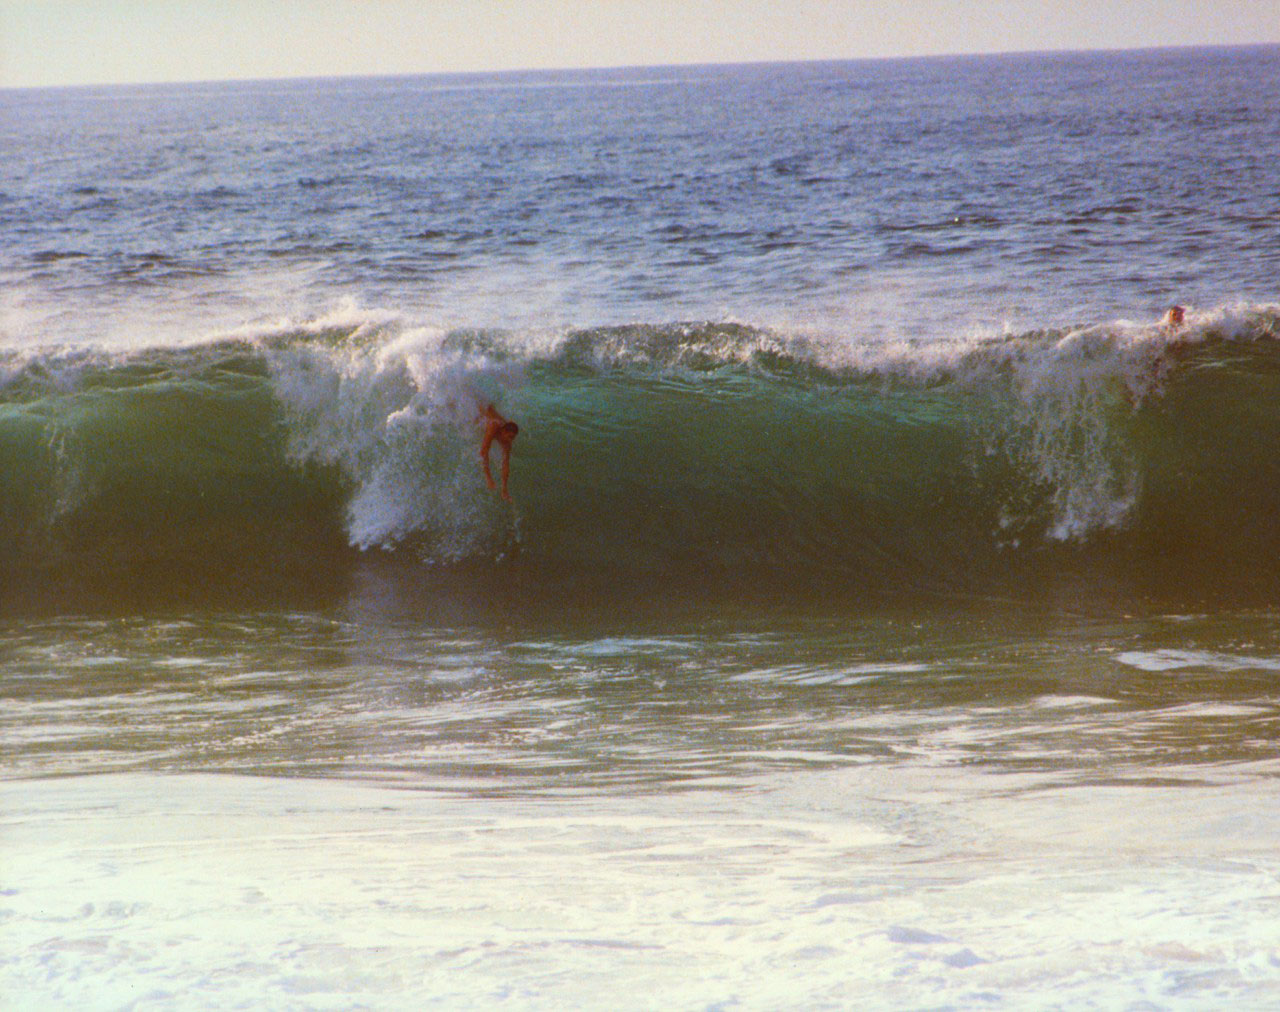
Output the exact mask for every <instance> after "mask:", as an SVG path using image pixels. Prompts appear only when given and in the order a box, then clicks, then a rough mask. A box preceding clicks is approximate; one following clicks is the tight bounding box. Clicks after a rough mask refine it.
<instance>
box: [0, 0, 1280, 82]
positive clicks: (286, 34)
mask: <svg viewBox="0 0 1280 1012" xmlns="http://www.w3.org/2000/svg"><path fill="white" fill-rule="evenodd" d="M1250 43H1280V0H0V87H26V86H33V85H34V86H38V85H62V84H107V83H135V82H153V81H203V80H226V79H233V78H272V77H313V76H316V77H319V76H333V75H352V74H361V75H364V74H372V75H377V74H417V73H438V72H451V71H472V70H517V69H535V68H557V67H566V68H567V67H611V66H635V65H651V64H682V63H725V62H753V61H767V60H812V59H842V58H860V57H883V56H920V55H931V54H940V53H985V52H1009V51H1022V50H1042V49H1125V48H1135V47H1148V46H1190V45H1240V44H1250Z"/></svg>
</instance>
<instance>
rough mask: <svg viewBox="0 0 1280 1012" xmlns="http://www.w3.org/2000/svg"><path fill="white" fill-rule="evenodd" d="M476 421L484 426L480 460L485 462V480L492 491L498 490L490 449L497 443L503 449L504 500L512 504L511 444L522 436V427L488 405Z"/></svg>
mask: <svg viewBox="0 0 1280 1012" xmlns="http://www.w3.org/2000/svg"><path fill="white" fill-rule="evenodd" d="M476 421H477V422H482V423H483V424H484V439H483V441H482V442H481V443H480V459H481V460H482V461H483V462H484V464H483V467H484V480H485V481H486V482H487V483H488V485H489V487H490V488H491V489H496V488H497V485H495V484H494V481H493V472H492V471H490V470H489V447H491V446H492V445H493V444H494V443H495V442H496V443H497V444H498V446H499V447H501V448H502V498H503V499H505V500H506V501H507V502H510V501H511V493H510V492H508V491H507V478H508V476H509V475H510V473H511V444H512V443H513V442H515V438H516V436H518V435H519V434H520V426H518V425H517V424H516V423H515V422H512V421H508V420H507V419H505V418H503V417H502V416H501V415H500V414H498V410H497V408H495V407H494V406H493V405H492V404H489V405H486V406H485V408H484V409H483V410H482V411H481V412H480V413H479V414H478V415H476Z"/></svg>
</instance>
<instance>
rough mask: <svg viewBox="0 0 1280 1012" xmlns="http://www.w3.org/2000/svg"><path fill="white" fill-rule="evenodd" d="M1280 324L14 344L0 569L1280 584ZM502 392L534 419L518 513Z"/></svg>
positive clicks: (987, 584)
mask: <svg viewBox="0 0 1280 1012" xmlns="http://www.w3.org/2000/svg"><path fill="white" fill-rule="evenodd" d="M1278 321H1280V316H1278V315H1277V310H1276V308H1275V307H1246V308H1240V309H1230V310H1219V311H1215V312H1212V313H1206V314H1203V315H1201V316H1198V317H1193V318H1192V320H1191V321H1190V325H1189V326H1188V327H1187V328H1186V329H1185V330H1184V331H1182V332H1180V333H1178V334H1176V335H1173V334H1169V333H1167V332H1165V331H1163V330H1161V329H1160V328H1158V327H1153V326H1150V325H1138V324H1126V323H1111V324H1106V325H1097V326H1087V327H1081V328H1077V329H1073V330H1066V331H1045V332H1036V333H1028V334H1022V335H1017V336H1010V337H1006V338H999V339H988V340H982V341H976V340H975V341H957V342H954V343H951V344H944V345H938V344H928V345H925V344H922V345H918V346H917V345H913V344H911V343H909V342H907V343H902V344H899V345H884V344H860V343H858V342H856V341H852V340H848V339H841V338H826V339H818V338H812V337H810V338H798V337H790V336H786V335H780V334H777V333H773V332H770V331H766V330H761V329H758V328H753V327H750V326H743V325H737V324H687V325H675V324H668V325H652V326H644V325H637V326H633V327H623V328H605V329H596V330H580V331H570V332H557V333H551V334H510V333H496V332H485V331H479V330H476V331H451V332H448V333H445V332H439V331H433V330H430V329H425V328H415V327H413V326H410V325H408V324H407V323H405V322H404V321H401V320H398V319H397V318H395V317H394V316H392V315H390V314H381V315H379V314H373V313H360V312H355V311H353V312H351V313H348V314H345V315H344V314H338V315H336V316H335V317H332V318H327V319H320V320H313V321H307V322H304V323H299V324H281V325H280V326H278V327H276V328H271V329H267V330H264V331H259V332H253V333H248V332H246V333H244V334H240V335H235V336H232V337H228V338H226V339H223V340H219V341H215V342H211V343H204V344H195V345H191V346H183V347H160V348H153V349H144V350H129V351H119V350H109V349H101V348H99V349H90V348H85V347H83V346H77V347H71V348H61V349H60V348H43V349H36V350H25V351H15V350H10V351H8V352H6V353H4V356H3V357H0V469H2V470H0V521H2V526H0V576H3V578H4V580H5V583H6V589H7V590H8V591H10V592H16V591H20V590H22V589H23V588H30V587H32V586H35V585H49V584H55V583H57V582H58V581H66V580H74V581H78V582H80V583H87V584H90V585H92V584H94V583H95V581H119V580H121V579H132V580H139V581H145V580H148V579H156V578H158V577H157V575H156V574H158V573H162V574H164V579H166V580H177V581H179V582H181V581H183V580H190V581H213V582H222V583H232V584H233V583H234V582H235V581H238V580H244V579H249V578H257V579H267V580H271V579H275V578H277V577H278V578H281V579H284V578H286V577H287V578H289V579H291V580H295V581H301V582H303V583H306V582H309V581H310V582H323V581H329V580H333V579H336V578H340V577H341V576H342V574H344V573H349V572H351V571H352V570H353V568H358V567H364V566H369V565H381V564H384V563H386V562H387V561H388V560H394V561H395V564H396V565H400V566H405V565H407V566H409V567H410V568H412V569H416V570H419V571H431V572H456V571H461V570H474V569H476V568H480V569H482V570H483V569H485V568H492V567H494V566H500V567H511V571H513V572H517V573H519V574H520V578H521V579H524V580H533V581H535V582H540V583H543V584H545V585H547V586H552V585H554V584H556V583H558V582H565V581H568V582H573V581H578V580H586V579H591V580H605V581H614V582H622V583H626V582H628V581H649V582H650V583H651V584H652V585H653V586H655V587H662V586H668V587H671V588H679V589H684V590H695V591H696V589H697V588H698V587H700V586H708V587H710V586H712V585H713V584H714V585H717V586H721V587H730V588H732V587H734V586H735V585H759V586H772V587H774V588H775V589H778V590H780V591H784V592H786V591H788V590H789V589H791V588H794V589H796V590H802V589H805V588H814V587H828V588H829V587H836V588H840V587H843V588H852V589H859V590H869V591H872V590H891V591H897V592H916V591H919V592H928V593H935V592H984V591H990V592H997V591H998V592H1018V591H1020V590H1028V589H1035V590H1045V589H1053V588H1067V589H1074V590H1083V591H1085V592H1088V591H1090V590H1091V589H1097V590H1101V589H1103V588H1109V589H1110V590H1111V591H1115V590H1116V589H1119V590H1120V591H1122V592H1124V593H1132V594H1135V595H1158V594H1163V593H1167V592H1170V591H1171V590H1174V589H1176V590H1177V592H1178V593H1179V594H1181V595H1183V596H1185V597H1187V598H1195V597H1197V596H1198V595H1211V594H1217V593H1223V592H1229V593H1232V594H1236V595H1244V596H1246V597H1248V596H1253V597H1258V598H1262V597H1265V596H1266V595H1268V594H1273V593H1274V592H1275V591H1276V590H1277V589H1280V561H1278V560H1280V555H1278V554H1277V550H1278V549H1280V533H1277V530H1278V525H1277V519H1278V518H1280V451H1277V450H1276V447H1278V446H1280V340H1278V337H1280V322H1278ZM489 400H493V401H495V402H496V403H498V404H499V405H500V406H501V407H502V409H503V410H504V411H506V412H508V413H510V414H511V415H513V416H514V417H516V418H517V419H518V420H519V421H520V423H521V433H522V434H521V437H520V439H519V440H518V441H517V444H516V453H515V455H514V459H513V465H512V486H513V487H512V491H513V496H514V499H515V504H514V507H507V506H506V505H505V504H503V503H502V502H501V501H500V500H499V499H498V498H497V497H496V496H495V495H493V494H492V493H491V492H489V491H488V490H487V489H486V488H485V487H484V484H483V480H482V478H481V474H480V469H479V459H478V456H477V446H478V433H477V430H476V428H475V425H474V414H475V411H476V408H477V405H479V404H483V403H485V402H487V401H489Z"/></svg>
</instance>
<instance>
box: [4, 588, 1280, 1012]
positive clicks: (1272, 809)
mask: <svg viewBox="0 0 1280 1012" xmlns="http://www.w3.org/2000/svg"><path fill="white" fill-rule="evenodd" d="M377 603H378V605H379V607H380V608H381V614H374V613H371V611H370V610H369V602H364V603H363V604H361V603H358V602H352V604H351V605H350V606H349V607H347V608H339V609H336V610H333V611H329V612H322V613H303V614H296V613H295V614H287V613H282V614H261V613H255V614H248V615H239V614H217V615H208V614H205V615H175V616H172V617H169V618H166V619H163V620H161V619H157V618H154V617H150V618H146V619H141V618H133V617H127V616H125V617H108V618H96V619H77V618H51V619H39V620H36V621H27V622H23V623H20V624H19V623H9V624H8V625H7V626H6V628H5V629H4V644H5V646H4V657H3V662H4V667H5V671H6V673H7V674H6V678H7V681H6V686H7V690H6V696H7V700H6V708H5V711H4V716H3V722H2V724H0V733H2V734H3V742H4V749H5V754H6V756H7V757H8V758H7V761H6V766H7V772H8V776H9V780H8V782H7V783H5V784H4V786H3V788H2V789H0V790H2V791H3V796H4V812H5V816H4V823H3V827H4V828H3V834H4V836H3V839H4V842H5V849H6V861H5V871H4V876H5V883H4V894H3V910H4V931H5V935H6V938H7V943H6V956H5V957H4V964H3V973H4V977H5V981H6V988H5V990H6V993H7V994H9V995H10V996H11V997H13V998H16V999H17V1002H18V1004H17V1007H42V1006H43V1005H45V1004H46V1003H53V1004H55V1005H57V1006H59V1007H123V1006H129V1007H151V1008H160V1007H166V1006H170V1005H171V1004H173V1003H174V1002H175V1001H176V1002H178V1003H188V1004H196V1005H201V1006H210V1005H211V1006H215V1007H232V1006H236V1005H240V1004H242V1003H249V1004H255V1005H257V1004H261V1003H263V1002H265V1003H266V1004H269V1005H272V1006H274V1007H299V1008H301V1007H353V1006H357V1007H359V1006H366V1005H367V1006H372V1007H403V1006H404V1005H405V1004H407V1003H419V1002H427V1003H433V1004H436V1005H441V1006H458V1005H466V1006H472V1007H474V1006H475V1005H489V1004H495V1003H500V1002H511V1001H513V1002H515V1003H516V1004H519V1005H535V1006H542V1007H566V1006H568V1007H573V1006H584V1005H585V1006H593V1007H600V1006H601V1005H606V1004H612V1005H620V1006H623V1007H646V1008H651V1007H673V1006H675V1007H745V1008H765V1007H779V1006H784V1005H785V1006H806V1007H841V1008H844V1007H851V1006H858V1005H867V1004H870V1005H873V1006H877V1007H940V1006H943V1007H974V1006H975V1005H977V1006H986V1005H992V1006H997V1007H1000V1006H1005V1005H1011V1004H1012V1005H1017V1006H1021V1007H1026V1006H1027V1005H1039V1006H1044V1005H1055V1004H1060V1003H1062V1004H1068V1005H1090V1004H1093V1005H1099V1006H1102V1007H1148V1006H1146V1005H1143V1004H1142V1003H1143V1002H1149V1003H1150V1007H1168V1006H1170V1005H1173V1006H1178V1005H1181V1004H1183V1003H1185V1002H1190V1003H1191V1004H1192V1005H1193V1006H1194V1007H1213V1006H1221V1005H1223V1004H1228V1005H1235V1006H1236V1007H1242V1006H1243V1007H1258V1008H1261V1007H1266V1006H1268V1005H1270V1004H1272V1003H1273V1002H1275V1001H1276V1000H1277V998H1278V997H1280V916H1278V914H1280V889H1278V888H1277V875H1280V856H1278V855H1277V851H1276V847H1275V840H1276V839H1277V834H1278V833H1280V806H1277V805H1276V804H1275V803H1274V800H1275V779H1274V778H1275V776H1276V775H1277V773H1280V761H1277V758H1276V754H1275V741H1276V735H1277V730H1278V729H1280V693H1277V691H1276V680H1277V678H1278V677H1280V634H1278V632H1277V623H1276V620H1275V616H1274V615H1270V614H1235V615H1229V616H1218V617H1212V618H1210V617H1205V616H1154V617H1145V618H1127V619H1126V618H1116V619H1106V620H1099V619H1089V618H1087V617H1081V616H1078V615H1070V616H1063V615H1061V614H1049V615H1035V614H1027V613H1026V612H1025V611H1019V612H1011V610H1010V608H1009V607H1008V606H1005V605H1000V606H989V607H983V608H977V609H975V608H972V607H969V608H964V609H960V610H958V611H957V610H956V609H951V608H948V609H946V610H936V611H931V612H922V611H919V610H912V611H903V610H900V609H895V608H890V607H884V608H878V609H871V610H870V611H869V613H864V614H863V615H861V616H859V617H850V616H847V615H842V614H824V613H823V612H822V611H821V610H820V609H819V610H816V612H815V610H814V609H808V610H796V609H788V608H774V609H760V610H759V611H758V612H757V613H755V614H752V615H749V616H741V615H731V614H728V613H719V612H715V611H714V610H713V611H712V612H711V613H708V614H686V615H685V616H684V617H674V616H671V615H664V616H661V617H660V618H655V617H650V616H641V617H637V618H633V619H631V620H624V619H620V618H614V619H609V618H608V617H606V616H602V615H599V614H597V615H593V616H586V615H583V616H579V619H578V620H577V621H576V622H551V623H548V622H547V621H546V620H545V617H541V616H538V615H536V614H530V613H527V612H522V613H518V614H514V615H512V614H507V615H503V614H493V615H490V616H488V617H485V618H481V617H476V619H475V620H473V621H471V622H469V623H467V624H465V625H458V624H443V625H433V624H427V625H425V626H424V624H423V623H422V622H420V621H415V620H414V618H413V615H412V613H411V610H408V609H409V606H410V605H411V604H412V602H403V601H402V602H398V606H389V605H388V602H387V601H386V600H385V599H380V600H379V601H378V602H377ZM88 773H93V774H97V775H95V776H91V777H85V776H69V775H70V774H88ZM134 1002H137V1003H138V1004H137V1005H136V1006H134V1005H133V1004H132V1003H134Z"/></svg>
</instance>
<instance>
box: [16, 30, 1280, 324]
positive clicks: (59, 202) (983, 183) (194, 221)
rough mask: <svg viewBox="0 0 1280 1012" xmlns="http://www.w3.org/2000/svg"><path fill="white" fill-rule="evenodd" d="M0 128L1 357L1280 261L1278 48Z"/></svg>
mask: <svg viewBox="0 0 1280 1012" xmlns="http://www.w3.org/2000/svg"><path fill="white" fill-rule="evenodd" d="M0 129H2V130H3V134H0V145H2V146H3V149H4V150H5V151H6V153H7V156H6V158H5V159H4V165H3V167H2V168H0V230H2V231H3V235H4V238H5V242H4V243H3V248H2V249H0V269H2V270H3V272H4V277H5V280H6V282H7V288H8V295H7V297H6V301H7V312H6V315H5V317H4V334H5V336H6V338H7V339H8V340H10V341H12V340H15V339H18V340H23V341H27V340H38V341H41V342H50V341H59V340H63V339H66V338H68V337H69V338H72V339H81V338H85V337H95V336H100V335H101V334H102V332H103V331H107V332H112V333H115V332H118V331H120V330H122V329H123V330H127V331H129V336H130V337H131V338H132V339H135V340H138V339H142V340H145V339H146V337H147V334H146V332H145V327H138V326H133V327H130V326H128V325H126V324H123V323H122V322H121V320H120V319H119V316H128V315H129V314H131V313H133V314H137V313H145V314H146V315H151V314H154V313H155V312H156V310H155V307H154V303H155V301H156V300H158V299H164V300H167V301H168V302H170V303H179V304H180V305H171V306H170V310H171V312H172V314H173V315H174V316H176V318H177V321H178V322H177V323H174V321H173V320H171V321H170V323H171V324H173V329H177V330H186V331H190V330H191V329H192V327H183V326H182V323H184V322H186V321H187V318H189V319H190V323H191V324H192V325H193V326H194V328H195V329H197V330H198V329H199V327H198V326H195V325H197V324H199V325H204V326H210V325H218V326H224V327H225V326H231V325H235V324H238V323H240V322H243V320H244V319H245V318H246V317H249V318H253V317H258V316H263V315H266V314H270V313H274V312H280V311H284V312H294V313H303V314H305V313H312V314H318V313H321V312H323V311H324V310H325V309H327V308H329V307H331V306H332V304H333V302H334V300H335V299H338V298H340V297H344V296H345V297H351V298H354V299H356V300H358V302H359V304H360V305H362V306H367V307H378V308H381V309H388V310H393V311H396V312H407V313H411V314H415V315H417V316H419V317H420V318H421V319H423V320H424V321H426V322H432V323H448V324H452V325H464V326H465V325H472V326H492V325H502V326H529V325H561V324H570V325H575V326H596V325H601V324H607V323H618V322H634V321H639V322H646V323H665V322H669V321H672V320H685V319H695V320H704V319H720V318H723V317H726V316H728V317H732V318H735V319H739V320H741V321H743V322H748V323H753V324H760V325H771V326H783V327H789V328H818V329H821V330H838V331H840V332H841V333H843V334H846V335H848V336H850V337H852V338H854V339H865V338H881V337H886V336H888V337H897V336H909V337H927V338H948V337H953V336H955V334H956V333H958V332H961V331H965V330H966V329H974V328H977V329H978V330H981V331H984V332H985V331H989V330H991V329H999V328H1003V327H1005V326H1008V327H1011V328H1012V329H1013V330H1015V331H1022V330H1028V329H1033V328H1036V327H1042V326H1059V325H1070V324H1077V323H1081V322H1097V321H1100V320H1110V319H1114V318H1116V317H1130V318H1136V317H1140V316H1142V315H1144V314H1158V312H1159V311H1160V310H1162V308H1163V307H1164V305H1166V304H1167V303H1170V302H1172V301H1180V302H1183V303H1186V304H1190V305H1193V306H1197V307H1200V308H1204V309H1211V308H1214V307H1218V306H1221V305H1224V304H1230V303H1233V302H1236V301H1245V302H1254V301H1263V300H1268V299H1271V298H1273V297H1274V296H1275V278H1276V273H1277V267H1278V266H1280V243H1277V242H1276V241H1275V240H1276V216H1277V213H1280V168H1278V167H1277V162H1276V159H1275V157H1274V156H1275V147H1274V144H1273V143H1272V141H1271V139H1272V138H1274V137H1276V136H1278V135H1280V50H1277V49H1276V48H1274V47H1259V48H1245V49H1220V50H1177V51H1157V52H1142V53H1122V54H1088V55H1049V54H1039V55H1020V56H1004V57H965V58H952V59H930V60H910V61H881V62H856V63H816V64H803V65H796V64H792V65H773V66H749V67H707V68H678V69H671V68H666V69H645V70H623V71H599V72H573V73H537V74H523V75H519V74H517V75H497V76H459V77H446V78H439V77H427V78H385V79H360V80H320V81H302V82H288V83H282V82H257V83H238V84H210V85H165V86H148V87H136V88H133V87H130V88H101V89H70V90H56V91H10V92H6V93H4V94H3V95H0ZM69 306H74V307H75V308H76V309H77V310H83V312H76V313H74V314H72V313H70V312H68V307H69ZM183 314H185V316H184V315H183ZM51 317H52V318H51ZM68 317H74V318H68ZM140 331H141V332H140ZM166 336H172V335H171V334H170V333H166ZM183 336H188V337H189V336H192V335H191V334H190V333H189V332H188V333H186V334H184V335H183Z"/></svg>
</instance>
